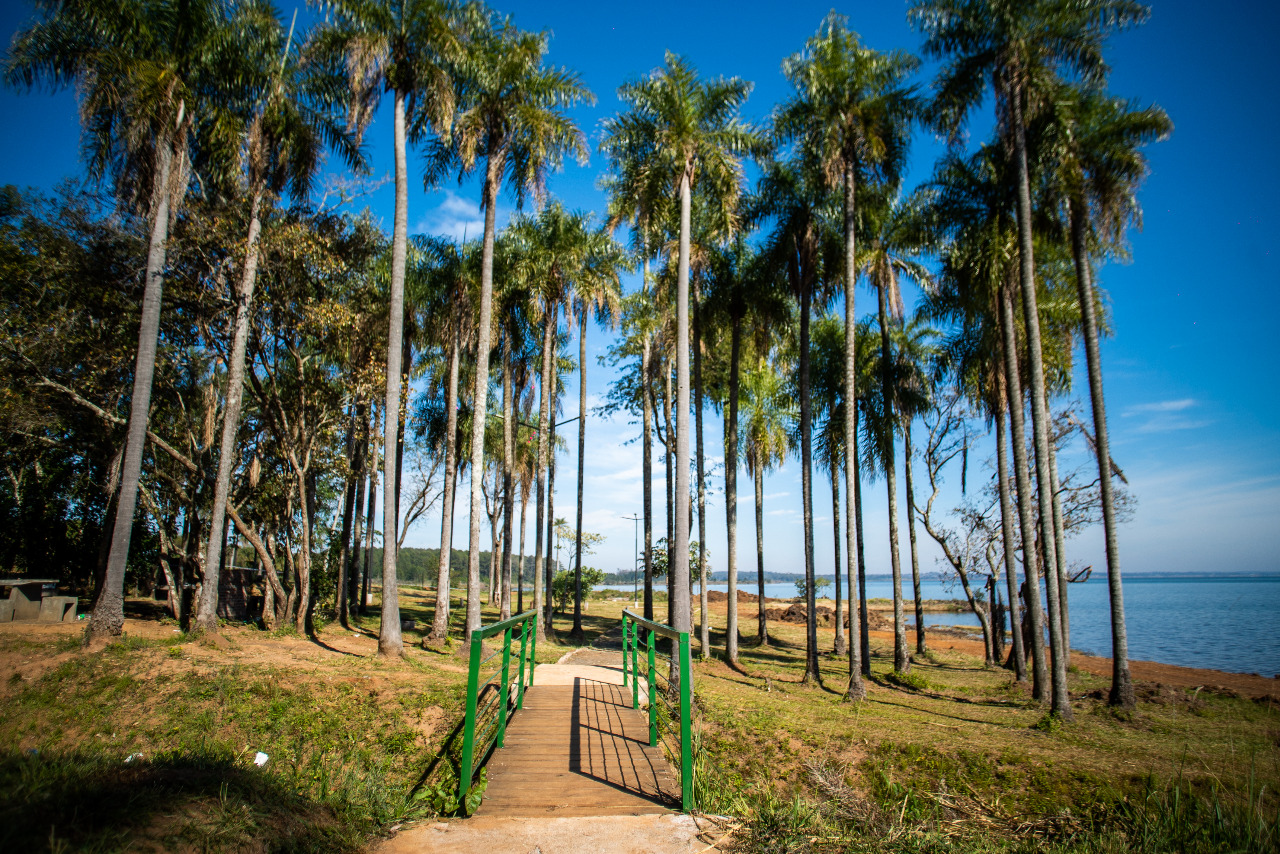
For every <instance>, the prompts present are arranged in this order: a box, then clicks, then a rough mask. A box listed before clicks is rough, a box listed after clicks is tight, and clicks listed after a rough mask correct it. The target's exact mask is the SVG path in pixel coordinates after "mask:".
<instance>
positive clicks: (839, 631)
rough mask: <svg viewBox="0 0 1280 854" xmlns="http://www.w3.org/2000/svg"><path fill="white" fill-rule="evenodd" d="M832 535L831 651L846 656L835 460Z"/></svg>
mask: <svg viewBox="0 0 1280 854" xmlns="http://www.w3.org/2000/svg"><path fill="white" fill-rule="evenodd" d="M830 475H831V534H832V539H833V540H834V542H833V543H832V546H833V548H832V551H833V552H834V554H835V585H836V614H835V618H836V638H835V644H834V645H833V646H832V648H831V651H832V652H833V653H835V654H836V655H844V654H845V653H847V652H848V649H847V648H846V646H845V642H844V611H843V610H842V608H843V603H842V601H841V599H840V593H841V584H840V581H841V579H840V570H842V569H844V564H843V563H842V562H841V560H840V463H839V462H837V461H835V460H833V461H832V465H831V471H830Z"/></svg>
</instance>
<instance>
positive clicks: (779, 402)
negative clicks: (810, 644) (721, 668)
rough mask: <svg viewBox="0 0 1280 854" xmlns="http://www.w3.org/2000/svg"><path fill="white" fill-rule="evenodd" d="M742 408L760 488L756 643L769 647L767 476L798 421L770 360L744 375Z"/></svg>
mask: <svg viewBox="0 0 1280 854" xmlns="http://www.w3.org/2000/svg"><path fill="white" fill-rule="evenodd" d="M742 408H743V411H744V417H743V423H742V455H743V458H744V462H745V463H746V467H747V475H748V476H750V477H751V479H752V480H753V481H754V483H755V490H756V589H757V594H758V596H759V600H758V602H757V605H758V606H759V614H758V615H757V621H758V622H757V626H756V642H757V643H758V644H759V645H760V646H768V645H769V627H768V622H767V619H766V617H765V613H764V606H765V595H764V476H765V473H766V472H768V471H769V470H770V469H772V468H774V467H775V466H779V465H781V464H782V461H783V460H785V459H786V457H787V451H788V450H789V448H790V445H791V442H790V434H791V425H792V423H793V422H794V420H795V412H794V411H793V410H794V407H793V406H792V403H791V400H790V398H789V397H788V395H787V390H786V380H785V378H784V376H783V374H782V373H781V372H779V371H777V370H776V369H775V368H774V366H773V364H772V363H771V362H770V360H769V359H767V358H766V359H761V360H760V362H759V364H758V365H757V366H756V367H755V368H752V369H750V370H748V371H747V372H746V373H745V375H744V376H743V378H742Z"/></svg>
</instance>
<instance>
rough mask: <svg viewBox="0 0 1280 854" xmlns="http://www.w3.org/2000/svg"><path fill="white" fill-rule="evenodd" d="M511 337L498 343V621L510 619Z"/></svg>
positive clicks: (512, 512) (512, 491)
mask: <svg viewBox="0 0 1280 854" xmlns="http://www.w3.org/2000/svg"><path fill="white" fill-rule="evenodd" d="M511 358H512V356H511V333H510V331H508V332H507V334H506V335H504V336H503V342H502V602H501V605H500V613H501V619H504V620H505V619H507V618H508V617H510V616H511V529H512V527H513V526H514V525H515V510H516V503H515V499H516V492H515V482H514V478H513V474H512V466H514V465H515V458H516V433H515V427H516V411H515V397H514V393H513V390H512V387H511Z"/></svg>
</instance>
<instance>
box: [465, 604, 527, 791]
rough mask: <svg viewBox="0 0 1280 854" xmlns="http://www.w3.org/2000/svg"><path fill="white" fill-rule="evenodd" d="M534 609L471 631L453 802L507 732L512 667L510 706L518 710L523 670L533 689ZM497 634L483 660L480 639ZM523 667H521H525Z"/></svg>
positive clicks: (521, 700) (521, 704) (468, 789)
mask: <svg viewBox="0 0 1280 854" xmlns="http://www.w3.org/2000/svg"><path fill="white" fill-rule="evenodd" d="M537 616H538V612H537V611H525V612H524V613H522V614H517V615H515V616H514V617H511V618H509V619H506V620H503V621H502V622H499V623H494V624H493V625H491V626H481V627H480V628H478V629H475V630H473V631H472V632H471V650H470V654H471V658H470V662H471V663H470V666H469V667H468V669H467V712H466V720H465V722H464V724H463V735H462V762H461V764H460V767H459V769H458V798H459V800H462V799H463V798H465V797H466V796H467V793H468V792H469V791H470V790H471V781H472V779H473V778H474V776H475V772H476V769H477V768H478V767H479V765H480V764H481V763H482V762H484V758H485V756H487V755H488V753H489V751H490V749H492V748H497V747H502V742H503V739H504V738H505V737H506V734H507V719H508V718H509V717H510V715H511V712H512V708H511V699H512V698H511V688H512V681H511V675H512V670H513V669H516V668H517V667H518V677H517V679H516V681H515V683H514V684H515V708H516V709H521V708H524V691H525V687H526V685H525V673H526V670H527V672H528V677H529V682H528V685H529V686H532V685H533V669H534V666H535V664H536V663H537V651H538V636H537V632H536V631H535V623H534V620H535V619H536V618H537ZM515 631H518V632H519V638H520V650H519V652H518V653H517V655H516V658H517V661H516V662H515V663H513V662H512V660H511V644H512V633H513V632H515ZM497 635H501V636H502V642H501V644H500V645H498V646H497V648H496V649H495V650H494V651H493V652H491V653H490V654H489V655H488V656H485V655H484V642H485V640H486V639H488V638H491V637H495V636H497ZM497 658H501V659H502V660H501V663H500V664H497V665H493V661H494V660H495V659H497ZM490 665H492V673H489V675H488V678H486V679H484V681H481V676H483V675H484V674H485V673H488V670H485V669H484V668H486V667H488V666H490ZM526 665H527V667H526Z"/></svg>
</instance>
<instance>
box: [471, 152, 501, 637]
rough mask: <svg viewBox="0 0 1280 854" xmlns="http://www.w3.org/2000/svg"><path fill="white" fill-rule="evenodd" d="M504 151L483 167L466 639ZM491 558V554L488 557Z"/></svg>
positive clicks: (475, 593)
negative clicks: (482, 210)
mask: <svg viewBox="0 0 1280 854" xmlns="http://www.w3.org/2000/svg"><path fill="white" fill-rule="evenodd" d="M505 159H506V153H505V152H493V153H491V154H490V155H489V161H488V163H487V164H486V167H485V179H484V243H483V245H482V248H481V250H480V316H479V318H478V319H477V321H476V323H477V326H476V382H475V389H474V394H473V397H472V406H471V410H472V416H471V511H470V512H471V517H470V522H471V531H470V541H469V547H468V553H467V629H466V639H467V640H468V641H470V640H471V633H472V632H473V631H474V630H476V629H478V628H480V517H481V516H482V515H484V496H483V494H482V493H483V483H484V426H485V418H486V417H487V415H488V412H487V410H488V403H489V337H490V329H489V326H490V325H491V324H492V321H493V242H494V220H495V217H496V211H495V208H496V207H497V203H498V183H499V181H500V179H501V177H502V175H501V172H500V171H499V170H500V168H501V164H502V163H503V161H504V160H505ZM490 559H491V560H492V555H491V556H490Z"/></svg>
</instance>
